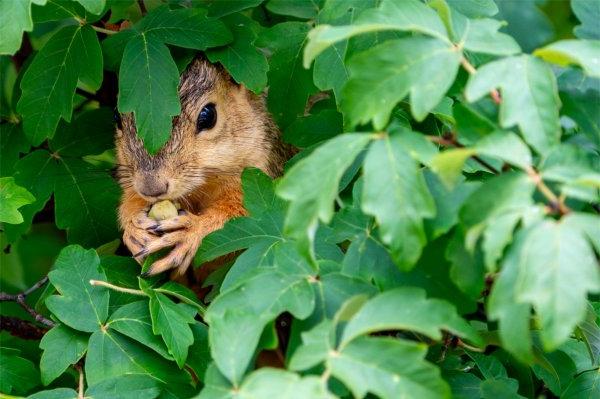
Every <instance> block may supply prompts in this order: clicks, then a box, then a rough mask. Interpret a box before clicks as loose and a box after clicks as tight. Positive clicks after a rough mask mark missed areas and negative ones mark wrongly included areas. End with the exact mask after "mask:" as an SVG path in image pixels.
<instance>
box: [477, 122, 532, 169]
mask: <svg viewBox="0 0 600 399" xmlns="http://www.w3.org/2000/svg"><path fill="white" fill-rule="evenodd" d="M475 149H476V151H477V153H478V154H481V155H487V156H490V157H494V158H497V159H500V160H502V161H505V162H507V163H509V164H511V165H515V166H518V167H519V168H521V169H527V168H529V167H531V165H532V159H531V151H529V148H528V147H527V146H526V145H525V143H523V141H522V140H521V139H520V138H519V137H518V136H517V135H516V134H514V133H512V132H503V131H497V132H494V133H492V134H490V135H487V136H485V137H484V138H482V139H481V140H479V141H478V142H477V144H476V145H475Z"/></svg>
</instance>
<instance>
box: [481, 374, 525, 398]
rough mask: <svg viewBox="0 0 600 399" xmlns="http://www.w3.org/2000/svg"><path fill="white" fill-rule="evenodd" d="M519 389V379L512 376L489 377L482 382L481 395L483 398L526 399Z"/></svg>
mask: <svg viewBox="0 0 600 399" xmlns="http://www.w3.org/2000/svg"><path fill="white" fill-rule="evenodd" d="M518 389H519V383H518V381H516V380H514V379H512V378H498V379H489V380H485V381H482V382H481V397H482V398H483V399H494V398H507V399H508V398H510V399H525V397H524V396H521V395H519V394H518V393H517V391H518Z"/></svg>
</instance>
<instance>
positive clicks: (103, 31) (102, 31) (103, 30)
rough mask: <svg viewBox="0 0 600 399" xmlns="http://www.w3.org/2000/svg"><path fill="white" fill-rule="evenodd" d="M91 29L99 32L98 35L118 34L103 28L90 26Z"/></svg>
mask: <svg viewBox="0 0 600 399" xmlns="http://www.w3.org/2000/svg"><path fill="white" fill-rule="evenodd" d="M90 26H91V27H92V29H93V30H95V31H96V32H100V33H104V34H105V35H114V34H117V33H119V32H117V31H114V30H110V29H105V28H101V27H99V26H95V25H90Z"/></svg>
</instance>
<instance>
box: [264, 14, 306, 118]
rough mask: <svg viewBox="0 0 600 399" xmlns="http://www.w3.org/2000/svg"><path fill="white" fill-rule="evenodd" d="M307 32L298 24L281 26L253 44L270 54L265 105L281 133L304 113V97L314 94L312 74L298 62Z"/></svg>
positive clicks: (268, 31) (269, 31) (285, 23)
mask: <svg viewBox="0 0 600 399" xmlns="http://www.w3.org/2000/svg"><path fill="white" fill-rule="evenodd" d="M308 30H309V26H308V25H307V24H305V23H302V22H283V23H280V24H277V25H275V26H273V27H271V28H269V29H267V30H265V31H264V32H262V33H261V34H260V36H259V37H258V39H257V40H256V41H255V43H254V44H255V45H256V46H257V47H266V48H269V49H270V50H271V51H272V55H271V59H270V60H269V73H268V78H269V96H268V99H267V104H268V106H269V111H270V112H271V114H272V115H273V117H274V118H275V121H276V122H277V123H278V125H279V127H281V128H282V129H285V128H286V127H287V126H289V124H290V123H291V122H292V121H294V119H295V118H296V117H297V116H299V115H302V114H303V113H304V108H305V106H306V101H307V100H308V97H309V96H310V95H311V94H313V93H315V92H316V91H317V88H316V87H315V85H314V84H313V80H312V71H310V70H308V69H305V68H303V67H302V63H301V62H300V57H301V56H302V47H303V46H304V44H305V41H306V34H307V32H308Z"/></svg>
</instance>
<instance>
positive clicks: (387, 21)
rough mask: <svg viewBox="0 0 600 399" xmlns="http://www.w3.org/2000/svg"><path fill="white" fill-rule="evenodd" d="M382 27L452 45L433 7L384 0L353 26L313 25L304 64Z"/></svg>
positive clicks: (410, 1) (415, 0)
mask: <svg viewBox="0 0 600 399" xmlns="http://www.w3.org/2000/svg"><path fill="white" fill-rule="evenodd" d="M382 30H398V31H414V32H418V33H424V34H426V35H431V36H433V37H437V38H438V39H440V40H443V41H446V42H447V44H450V43H449V40H448V36H447V34H446V28H445V27H444V24H443V23H442V21H441V20H440V19H439V17H438V16H437V14H436V12H435V11H433V10H432V9H431V8H429V7H427V6H426V5H424V4H423V3H421V2H420V1H418V0H404V1H400V2H399V1H395V0H384V1H382V2H381V4H380V6H379V7H378V8H375V9H371V10H367V11H365V12H363V13H362V14H361V15H360V16H359V17H358V18H357V19H356V22H354V24H352V25H347V26H329V25H320V26H317V27H316V28H314V29H313V30H312V31H311V32H310V34H309V36H308V39H309V41H308V44H307V45H306V48H305V49H304V66H305V67H308V66H309V65H310V63H311V62H312V61H313V60H314V59H315V57H316V56H317V55H319V54H320V53H321V52H322V51H324V50H325V49H326V48H327V47H329V46H331V45H333V44H334V43H337V42H338V41H341V40H346V39H348V38H350V37H352V36H356V35H359V34H362V33H368V32H377V31H382Z"/></svg>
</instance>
